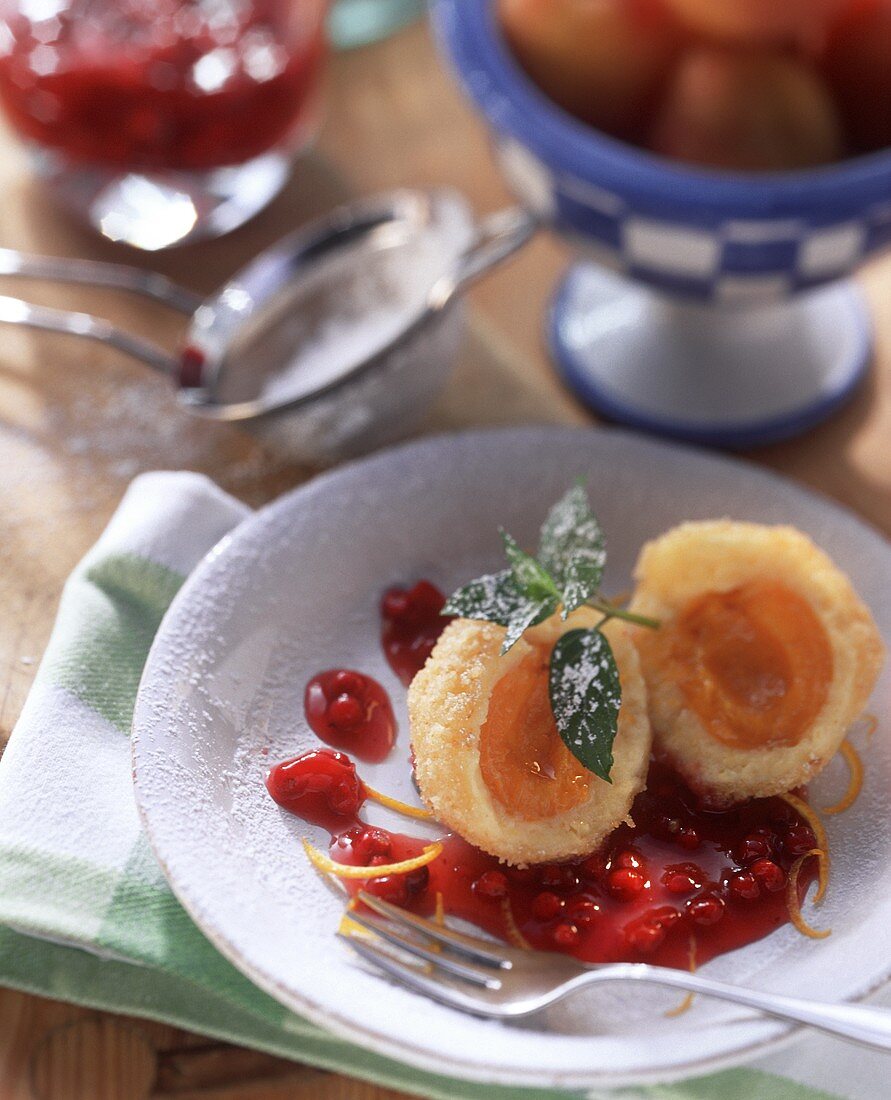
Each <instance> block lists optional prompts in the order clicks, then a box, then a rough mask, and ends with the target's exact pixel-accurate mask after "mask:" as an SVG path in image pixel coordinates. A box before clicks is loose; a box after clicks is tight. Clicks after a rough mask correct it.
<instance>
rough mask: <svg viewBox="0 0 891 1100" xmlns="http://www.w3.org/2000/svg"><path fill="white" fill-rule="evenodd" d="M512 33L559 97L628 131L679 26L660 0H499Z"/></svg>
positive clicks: (597, 122) (652, 90)
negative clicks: (669, 16)
mask: <svg viewBox="0 0 891 1100" xmlns="http://www.w3.org/2000/svg"><path fill="white" fill-rule="evenodd" d="M498 11H499V15H500V17H501V23H502V27H503V29H504V33H505V35H506V37H507V40H508V42H509V44H510V46H511V48H512V50H513V52H514V54H515V56H516V57H517V60H518V61H519V62H520V64H521V65H522V67H523V68H524V69H525V71H526V73H527V74H528V75H529V76H530V77H531V79H532V80H533V81H534V82H535V83H536V84H537V85H538V87H539V88H541V90H542V91H543V92H544V93H545V94H546V95H547V96H549V97H550V98H551V99H552V100H553V101H554V102H555V103H557V104H558V105H559V106H561V107H563V108H564V110H566V111H569V113H570V114H573V115H575V116H576V117H577V118H579V119H581V120H582V121H583V122H587V123H588V124H589V125H591V126H595V127H598V128H600V129H603V130H606V131H607V132H608V133H611V134H615V135H620V136H629V135H632V134H634V133H635V132H636V130H637V128H638V127H639V125H640V120H641V118H642V117H643V116H644V115H645V114H646V113H648V112H649V110H650V109H651V108H652V104H653V101H654V97H655V96H656V94H657V92H658V88H659V85H660V83H661V82H662V80H663V79H664V77H665V75H666V73H667V72H668V68H669V66H670V64H671V62H672V60H673V58H674V56H675V53H676V49H677V46H678V42H679V37H678V32H677V29H676V28H675V26H674V25H673V23H672V22H671V21H670V20H669V19H668V17H667V16H666V14H665V12H664V9H663V8H662V7H661V5H660V4H659V3H658V0H499V4H498Z"/></svg>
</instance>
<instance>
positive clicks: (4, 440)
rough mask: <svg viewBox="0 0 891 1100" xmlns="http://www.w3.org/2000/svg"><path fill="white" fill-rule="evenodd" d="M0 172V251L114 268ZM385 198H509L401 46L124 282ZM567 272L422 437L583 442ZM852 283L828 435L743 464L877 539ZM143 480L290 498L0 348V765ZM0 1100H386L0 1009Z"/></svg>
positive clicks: (15, 155) (447, 100)
mask: <svg viewBox="0 0 891 1100" xmlns="http://www.w3.org/2000/svg"><path fill="white" fill-rule="evenodd" d="M0 152H2V156H0V187H2V192H3V203H2V205H0V244H2V245H7V246H10V247H15V248H20V249H23V250H26V251H32V252H38V253H48V254H63V255H70V256H89V257H93V258H96V259H112V260H121V259H127V260H130V259H131V257H129V256H124V254H123V252H122V250H119V249H117V248H115V247H114V246H112V245H110V244H107V243H105V242H100V241H97V240H96V238H95V237H93V236H91V235H90V234H89V233H88V232H87V231H86V230H83V229H80V228H79V227H77V226H75V225H73V224H72V223H71V221H70V220H68V219H67V218H66V217H65V215H64V214H62V213H61V212H60V211H59V210H57V209H56V208H55V207H54V206H53V205H52V203H51V201H50V200H49V199H48V198H47V197H46V196H45V195H44V194H42V193H41V191H40V189H39V188H38V187H36V186H35V185H34V184H33V182H32V181H31V180H30V178H29V175H28V172H27V168H26V164H25V162H24V158H23V156H22V153H21V151H20V149H18V147H17V146H16V144H15V142H14V141H13V140H12V138H11V137H9V136H8V135H6V134H5V133H4V134H0ZM401 185H409V186H421V187H424V186H437V185H451V186H455V187H458V188H460V189H461V190H463V191H464V192H465V193H466V194H467V195H468V196H469V197H470V198H471V200H472V201H473V203H474V205H475V207H476V209H477V210H478V211H480V212H486V211H490V210H495V209H498V208H499V206H500V205H502V204H504V203H505V201H507V199H508V197H509V196H508V194H507V192H506V189H505V187H504V184H503V182H502V181H501V179H500V177H499V175H498V172H497V171H496V169H495V167H494V165H493V163H492V160H491V158H490V156H489V152H488V148H487V143H486V138H485V133H484V129H483V126H482V125H481V123H480V122H479V121H478V120H477V119H476V118H475V117H474V115H473V114H472V112H471V111H470V109H469V108H468V106H467V105H466V104H465V103H464V102H463V100H462V99H461V97H460V95H459V93H458V92H457V90H456V88H455V87H454V85H453V84H452V82H451V80H450V78H449V76H448V75H447V74H446V72H445V71H444V70H443V69H442V67H441V65H440V64H439V63H438V61H437V59H436V57H435V52H434V49H433V46H432V43H431V41H430V37H429V34H428V32H427V30H426V28H424V27H423V26H415V27H413V28H411V29H409V30H407V31H404V32H402V33H401V34H399V35H397V36H395V37H394V38H392V39H390V40H389V41H387V42H384V43H381V44H379V45H377V46H374V47H369V48H367V49H364V50H360V51H356V52H354V53H350V54H343V55H340V56H338V57H336V58H335V59H334V60H333V62H332V65H331V71H330V75H329V82H328V110H327V121H326V125H325V127H324V129H323V131H322V134H321V136H320V140H319V143H318V145H317V147H316V149H315V151H314V152H313V153H312V154H311V155H309V156H308V157H306V158H304V159H303V160H302V161H301V162H300V163H299V164H298V165H297V168H296V171H295V173H294V178H293V180H292V181H291V183H290V184H289V185H288V187H287V188H286V189H285V191H284V192H283V193H282V195H281V196H280V197H279V198H278V199H277V200H276V201H275V202H274V203H273V205H272V206H271V207H270V208H269V209H268V210H266V211H265V212H264V213H263V214H262V215H260V217H258V218H257V219H256V220H255V221H254V222H253V223H251V224H250V225H248V226H246V227H245V228H243V229H242V230H241V231H239V232H238V233H236V234H233V235H232V236H231V237H229V238H226V239H224V240H220V241H215V242H211V243H208V244H204V245H197V246H194V247H191V248H188V249H184V250H182V251H181V252H170V253H167V254H163V255H160V256H157V257H152V258H143V260H142V262H144V263H146V265H148V264H149V263H151V264H153V265H154V266H157V267H158V268H160V270H162V271H163V272H164V273H165V274H167V275H169V276H171V277H173V278H176V279H178V280H180V281H182V282H184V283H186V284H187V285H191V286H193V287H194V288H195V289H196V290H198V291H201V292H207V291H209V290H211V289H213V287H214V286H215V285H217V284H219V283H220V282H222V281H223V280H224V279H225V278H226V276H227V275H228V274H230V273H231V272H232V271H234V270H235V269H236V268H237V267H239V266H240V265H241V264H242V263H243V262H244V261H245V260H246V259H247V258H248V257H250V256H251V255H253V254H255V253H256V252H257V251H259V250H260V249H261V248H262V247H263V246H264V245H266V244H268V243H270V242H271V241H273V240H274V239H275V238H277V237H279V236H281V235H282V234H283V233H285V232H287V231H288V230H290V229H292V228H294V227H295V226H297V225H300V224H302V223H303V222H305V221H307V220H309V219H310V218H312V217H314V216H316V215H318V214H320V213H322V212H323V211H324V210H326V209H328V208H330V207H331V206H332V205H334V204H335V203H337V202H339V201H341V200H342V199H344V198H346V197H348V196H350V195H353V194H361V193H369V192H374V191H377V190H384V189H388V188H392V187H397V186H401ZM569 255H570V254H569V251H568V249H567V248H566V246H565V245H563V244H561V243H560V242H558V241H557V240H555V239H554V238H553V237H550V236H549V235H547V234H542V235H540V236H539V238H538V239H537V240H536V241H535V242H534V243H533V244H532V245H531V246H529V248H528V249H526V250H525V251H524V252H523V254H522V255H521V256H519V257H518V258H517V259H516V260H514V261H513V262H512V263H511V264H509V265H507V266H506V267H505V268H504V269H502V270H500V271H498V272H496V273H495V274H493V275H492V276H491V277H490V278H489V279H488V280H487V281H486V282H485V283H484V284H483V285H481V286H480V287H478V288H477V289H476V290H474V291H473V292H472V295H471V305H472V310H473V322H472V325H471V332H470V337H469V339H468V341H467V345H466V347H465V350H464V352H463V353H462V357H461V360H460V362H459V364H458V365H457V368H456V371H455V374H454V376H453V378H452V381H451V383H450V385H449V387H448V389H447V391H446V393H445V394H444V395H443V397H442V398H441V399H440V401H439V402H438V404H437V405H436V407H435V409H434V410H433V412H432V414H431V416H430V418H429V421H428V422H427V424H426V425H425V430H431V431H432V430H443V429H452V428H461V427H473V426H479V425H488V424H496V423H501V424H505V423H522V422H541V421H547V422H551V423H575V424H584V423H593V418H591V417H590V416H589V415H588V414H587V413H586V412H585V411H584V410H582V409H581V408H580V406H578V405H577V404H576V403H575V402H574V401H573V400H572V399H571V398H570V397H569V396H567V394H566V393H565V392H564V391H563V390H562V389H561V387H560V385H559V383H558V382H557V381H556V379H555V377H554V375H553V373H552V372H551V370H550V367H549V365H548V362H547V358H546V355H545V353H544V350H543V340H542V319H543V313H544V310H545V308H546V306H547V302H548V298H549V295H550V293H551V291H552V289H553V287H554V285H555V283H556V280H557V277H558V275H559V273H560V272H561V270H562V269H563V267H564V266H565V264H566V262H567V260H568V258H569ZM861 278H862V283H863V285H864V287H865V289H866V292H867V294H868V296H869V299H870V303H871V306H872V308H873V311H874V318H875V324H876V329H877V359H876V363H875V365H874V369H873V371H872V373H871V375H870V378H869V380H868V382H867V383H866V385H865V386H864V387H863V388H862V390H861V391H860V393H859V394H858V395H857V396H856V398H855V399H854V400H853V402H852V403H851V404H850V405H849V406H848V407H847V408H846V409H845V410H844V411H843V412H842V413H841V414H839V415H838V416H836V417H835V418H834V419H833V420H831V421H830V422H829V423H827V424H825V425H823V426H822V427H820V428H819V429H817V430H816V431H813V432H811V433H810V434H809V435H808V436H806V437H804V438H802V439H799V440H794V441H792V442H789V443H784V444H781V445H777V446H774V447H771V448H769V449H767V450H763V451H760V452H757V453H756V454H753V455H752V456H751V457H752V458H754V459H755V461H757V462H760V463H763V464H765V465H767V466H770V467H772V468H774V469H776V470H778V471H780V472H782V473H785V474H787V475H788V476H790V477H792V478H794V479H796V480H797V481H799V482H801V483H803V484H806V485H808V486H810V487H812V488H815V489H817V490H819V491H821V492H823V493H826V494H827V495H829V496H831V497H834V498H835V499H836V500H839V501H841V502H842V503H843V504H846V505H847V506H848V507H850V508H852V509H853V510H855V511H856V512H858V513H859V514H860V515H862V516H863V517H864V518H865V519H867V520H868V521H870V522H871V523H872V524H873V525H875V526H876V527H878V528H879V529H880V530H882V531H884V532H885V534H891V446H889V443H888V440H889V439H891V261H889V260H883V261H879V262H877V263H875V264H873V265H872V267H871V268H870V269H869V270H868V271H866V272H865V273H864V274H863V275H862V277H861ZM0 289H3V288H0ZM21 289H22V288H21V287H18V288H15V289H12V290H11V291H10V292H11V293H18V292H20V291H21ZM27 291H28V296H29V297H31V298H33V300H35V301H40V302H42V303H45V304H48V305H55V306H59V307H62V308H77V309H84V310H87V311H94V312H99V313H102V314H104V315H106V316H109V317H110V318H111V319H112V320H113V321H115V322H116V323H118V324H120V325H122V326H126V327H130V328H132V329H133V330H134V331H136V332H140V333H143V334H145V335H151V336H152V337H153V338H154V339H156V340H159V341H163V342H165V343H166V344H167V345H168V346H171V347H172V346H174V345H175V343H176V338H177V327H176V323H175V322H174V321H173V320H172V319H171V318H170V317H169V315H167V314H166V313H164V312H163V311H162V310H160V309H159V308H158V307H155V306H153V305H151V304H150V303H145V302H141V301H137V300H134V299H131V298H127V297H126V296H124V295H115V294H112V293H110V292H108V291H98V290H90V289H87V288H70V287H69V288H61V287H50V286H44V285H41V284H34V285H29V286H28V288H27ZM164 467H166V468H170V467H178V468H186V469H193V470H199V471H201V472H204V473H207V474H208V475H210V476H211V477H213V478H214V479H215V480H216V481H217V482H218V483H219V484H221V485H222V486H223V488H225V489H227V490H229V491H230V492H233V493H234V494H235V495H236V496H239V497H241V498H242V499H243V500H245V501H246V502H248V503H249V504H252V505H259V504H262V503H264V502H265V501H267V500H270V499H272V498H273V497H275V496H277V495H278V494H279V493H281V492H283V491H285V490H286V489H289V488H291V487H293V486H295V485H297V484H299V483H301V482H302V481H304V480H305V479H306V478H307V477H308V476H310V471H308V470H306V469H300V468H296V467H294V466H293V465H290V464H289V463H288V462H287V461H286V460H285V459H283V458H281V457H280V456H278V455H277V454H276V453H275V452H274V451H272V450H268V449H264V448H262V447H261V446H259V445H258V444H257V443H255V442H254V441H252V440H251V439H250V438H249V437H247V436H245V435H243V434H242V433H240V432H239V431H237V430H235V429H234V428H230V427H227V426H225V425H214V424H209V423H203V422H198V421H195V420H192V419H189V418H187V417H186V416H185V414H184V413H183V412H182V411H181V410H180V409H178V408H177V406H176V405H175V403H174V400H173V399H172V397H171V394H170V392H169V389H168V388H167V387H166V386H165V384H164V381H163V380H161V379H158V378H154V377H152V376H149V375H148V374H147V373H145V372H144V371H143V370H141V369H140V368H139V367H136V366H133V365H131V364H130V363H128V362H126V361H124V360H122V359H121V358H120V357H119V356H118V355H116V354H115V353H114V352H112V351H110V350H108V349H105V348H94V347H89V346H86V347H85V346H84V345H83V344H81V343H79V342H76V341H65V340H64V339H63V338H56V337H50V336H46V335H43V334H40V335H38V334H34V333H26V332H23V331H19V330H13V329H10V330H3V331H2V336H0V470H2V474H0V516H2V519H0V531H2V538H0V618H2V622H3V624H4V629H3V630H2V631H0V746H2V745H3V744H5V742H6V739H7V738H8V736H9V733H10V731H11V729H12V727H13V725H14V724H15V721H16V719H17V717H18V715H19V712H20V710H21V708H22V705H23V703H24V700H25V697H26V695H27V692H28V688H29V686H30V684H31V681H32V679H33V676H34V673H35V671H36V668H37V665H38V663H39V660H40V655H41V653H42V652H43V649H44V646H45V644H46V641H47V638H48V636H49V633H50V630H51V628H52V623H53V619H54V616H55V611H56V605H57V603H58V598H59V593H60V591H61V588H62V585H63V583H64V581H65V578H66V577H67V575H68V573H69V572H70V571H71V569H72V568H73V566H74V565H75V564H76V562H77V561H78V560H79V558H80V557H81V556H82V555H83V553H84V552H85V551H86V550H87V549H88V547H89V546H90V545H91V544H92V543H93V542H94V541H95V539H96V538H97V536H98V534H99V533H100V531H101V530H102V528H103V527H104V525H105V523H106V522H107V520H108V517H109V516H110V514H111V512H112V511H113V509H114V507H115V505H116V504H117V502H118V500H119V499H120V496H121V494H122V493H123V491H124V489H125V487H126V485H127V483H128V482H129V481H130V480H131V479H132V477H134V476H135V475H136V474H137V473H140V472H141V471H143V470H149V469H156V468H164ZM0 1095H2V1097H3V1100H34V1098H39V1100H141V1098H143V1097H148V1096H156V1097H171V1098H172V1097H177V1098H179V1100H189V1098H194V1100H197V1098H198V1097H203V1098H210V1097H220V1098H222V1097H224V1096H225V1097H227V1098H231V1100H236V1098H244V1100H247V1098H250V1100H273V1098H278V1097H282V1098H283V1097H285V1096H287V1097H289V1098H292V1100H300V1098H302V1097H306V1098H307V1100H308V1098H310V1097H311V1098H312V1100H392V1098H395V1097H397V1096H398V1095H400V1094H397V1093H395V1092H392V1091H391V1090H387V1089H382V1088H379V1087H377V1086H374V1085H369V1084H364V1083H361V1082H357V1081H351V1080H349V1079H347V1078H344V1077H340V1076H337V1075H334V1074H327V1073H322V1072H320V1071H317V1070H314V1069H311V1068H308V1067H303V1066H296V1065H294V1064H293V1063H289V1062H285V1061H282V1060H279V1059H275V1058H272V1057H269V1056H267V1055H263V1054H258V1053H255V1052H253V1051H248V1050H242V1049H239V1048H235V1047H231V1046H227V1045H224V1044H220V1043H216V1042H212V1041H209V1040H207V1039H205V1038H202V1037H200V1036H195V1035H189V1034H187V1033H185V1032H182V1031H177V1030H175V1029H173V1028H170V1027H167V1026H165V1025H160V1024H154V1023H151V1022H146V1021H140V1020H131V1019H124V1018H120V1017H114V1016H111V1015H109V1014H106V1013H100V1012H91V1011H87V1010H84V1009H80V1008H77V1007H73V1006H71V1005H66V1004H62V1003H60V1002H52V1001H47V1000H44V999H42V998H38V997H31V996H26V995H24V994H21V993H16V992H12V991H8V990H0Z"/></svg>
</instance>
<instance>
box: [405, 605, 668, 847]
mask: <svg viewBox="0 0 891 1100" xmlns="http://www.w3.org/2000/svg"><path fill="white" fill-rule="evenodd" d="M600 618H601V616H600V615H599V614H598V613H596V612H594V611H590V610H589V609H582V610H580V611H577V612H575V613H574V614H573V615H571V616H570V617H569V619H568V620H567V621H566V622H562V621H561V620H560V619H559V617H558V616H556V615H555V616H553V617H552V618H550V619H548V620H547V621H546V622H544V623H542V624H541V625H539V626H537V627H535V628H534V629H532V630H529V631H527V632H526V633H525V634H524V635H523V637H522V638H521V639H520V641H519V642H517V644H516V645H515V646H514V647H513V648H512V649H511V650H510V651H509V652H508V653H506V654H504V655H503V656H502V655H501V654H500V649H501V643H502V640H503V638H504V629H503V628H502V627H500V626H496V625H494V624H492V623H484V622H475V621H470V620H468V619H457V620H455V621H454V622H452V623H450V624H449V626H448V627H446V629H445V631H444V632H443V634H442V636H441V638H440V639H439V641H438V642H437V645H436V648H435V649H434V650H433V653H432V654H431V656H430V658H429V660H428V661H427V663H426V665H425V666H424V668H423V669H422V670H421V671H420V672H419V673H418V675H417V676H416V677H415V678H414V680H413V681H412V684H411V687H410V689H409V693H408V708H409V717H410V720H411V740H412V748H413V751H414V757H415V774H416V777H417V781H418V786H419V788H420V791H421V795H422V797H423V798H424V801H425V802H426V803H427V804H428V805H429V806H430V808H431V809H432V810H433V812H434V813H435V814H436V816H437V818H438V819H439V820H440V821H442V822H443V823H444V824H445V825H447V826H448V827H449V828H451V829H454V830H455V831H456V832H458V833H460V835H461V836H463V837H464V838H465V839H466V840H468V841H470V843H472V844H475V845H476V846H477V847H479V848H482V849H483V850H484V851H486V852H489V853H490V854H491V855H494V856H497V857H499V858H500V859H502V860H504V861H505V862H507V863H512V864H525V863H539V862H542V861H545V860H554V859H565V858H569V857H570V856H574V855H581V854H584V853H586V852H590V851H592V850H593V849H594V848H596V847H597V846H598V845H599V844H600V843H601V841H602V840H603V839H604V838H605V837H606V836H607V835H608V834H609V833H611V832H612V831H613V829H615V828H616V827H617V826H618V825H619V824H621V822H623V821H625V820H626V819H627V817H628V812H629V810H630V808H631V803H632V802H633V800H634V797H635V795H636V794H637V793H638V792H639V791H640V790H642V789H643V787H644V784H645V781H646V774H647V765H648V762H649V755H650V745H651V734H650V724H649V720H648V718H647V707H646V695H645V689H644V683H643V678H642V676H641V672H640V664H639V661H638V656H637V652H636V651H635V649H634V646H633V644H632V643H631V640H630V636H629V634H628V632H627V630H626V629H625V627H624V626H623V625H622V624H620V623H618V622H611V623H609V624H608V625H607V626H606V627H605V628H604V633H605V634H606V635H607V637H608V639H609V642H610V645H611V647H612V650H613V653H614V656H615V658H616V663H617V665H618V669H619V678H620V681H621V685H622V705H621V709H620V711H619V720H618V733H617V735H616V739H615V743H614V746H613V756H614V764H613V768H612V773H611V778H612V783H606V782H605V781H604V780H602V779H599V778H598V777H597V776H595V775H593V774H592V773H591V772H588V771H587V770H586V769H585V768H584V767H583V765H581V764H580V763H579V762H578V761H577V760H576V759H575V757H574V756H572V754H571V753H570V752H569V751H568V749H567V748H566V747H565V746H564V744H563V742H562V741H561V739H560V736H559V734H558V733H557V728H556V725H555V724H554V719H553V716H552V714H551V709H550V701H549V696H548V690H547V680H548V677H547V670H548V662H549V658H550V652H551V649H552V648H553V646H554V644H555V642H556V641H557V639H558V638H559V637H560V635H561V634H563V633H564V632H565V631H567V630H573V629H578V628H580V627H591V626H594V625H595V624H596V623H597V622H598V620H599V619H600Z"/></svg>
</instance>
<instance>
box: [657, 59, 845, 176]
mask: <svg viewBox="0 0 891 1100" xmlns="http://www.w3.org/2000/svg"><path fill="white" fill-rule="evenodd" d="M648 144H649V146H650V148H651V149H653V150H654V151H655V152H657V153H661V154H662V155H663V156H668V157H673V158H676V159H679V160H684V161H688V162H690V163H693V164H700V165H704V166H707V167H711V168H722V169H727V170H731V171H786V170H792V169H803V168H812V167H815V166H817V165H820V164H826V163H830V162H831V161H834V160H836V159H838V158H839V157H840V156H841V154H842V134H841V125H840V122H839V118H838V114H837V111H836V108H835V106H834V104H833V102H832V99H831V97H830V95H829V92H828V89H827V88H826V86H825V85H824V83H823V81H822V80H821V79H820V77H819V76H818V75H817V73H816V72H815V71H814V70H813V69H812V68H811V67H810V66H809V65H808V64H807V63H806V62H804V61H800V60H798V59H796V58H794V57H789V56H786V55H784V54H779V53H770V52H762V51H751V52H743V53H734V52H730V51H727V50H723V49H721V48H718V47H703V48H699V49H697V50H693V51H691V52H690V53H688V54H686V55H685V57H684V58H683V59H682V61H681V62H680V64H679V66H678V68H677V70H676V71H675V74H674V76H673V79H672V80H671V81H670V82H669V86H668V88H667V90H666V95H665V99H664V101H663V103H662V107H661V109H660V110H659V111H658V113H657V115H656V118H655V120H654V122H653V125H652V128H651V130H650V133H649V140H648Z"/></svg>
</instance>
